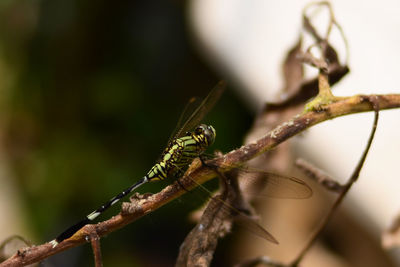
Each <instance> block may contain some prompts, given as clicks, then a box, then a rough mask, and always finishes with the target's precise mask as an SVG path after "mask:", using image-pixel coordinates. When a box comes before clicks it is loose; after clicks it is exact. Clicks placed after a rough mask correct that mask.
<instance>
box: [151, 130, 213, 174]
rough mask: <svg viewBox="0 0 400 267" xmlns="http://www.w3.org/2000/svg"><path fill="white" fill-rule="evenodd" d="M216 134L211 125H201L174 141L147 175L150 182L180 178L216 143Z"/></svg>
mask: <svg viewBox="0 0 400 267" xmlns="http://www.w3.org/2000/svg"><path fill="white" fill-rule="evenodd" d="M215 136H216V132H215V129H214V127H212V126H211V125H205V124H201V125H199V126H197V127H196V128H195V129H194V130H193V131H192V132H187V133H186V134H185V135H184V136H182V137H179V138H175V139H173V140H172V141H171V142H170V143H169V144H168V147H167V148H166V149H165V150H164V152H163V153H162V155H161V159H160V160H159V161H158V162H157V164H155V165H154V166H153V167H152V168H151V169H150V171H149V172H148V173H147V175H146V176H147V179H148V180H149V181H157V180H164V179H166V178H171V177H174V178H179V177H180V176H181V175H183V173H184V172H185V171H186V170H187V168H188V167H189V165H190V163H192V161H193V160H194V159H195V158H197V157H198V156H200V155H201V154H202V153H203V152H204V151H205V150H206V149H207V148H208V147H209V146H211V145H212V144H213V143H214V141H215Z"/></svg>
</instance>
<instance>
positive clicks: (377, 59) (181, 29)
mask: <svg viewBox="0 0 400 267" xmlns="http://www.w3.org/2000/svg"><path fill="white" fill-rule="evenodd" d="M307 3H308V1H303V0H302V1H288V0H285V1H279V3H276V1H263V0H258V1H257V0H253V1H238V0H229V1H227V0H218V1H215V0H202V1H195V0H193V1H177V0H173V1H132V2H118V3H117V2H115V3H112V4H111V2H109V1H96V2H91V1H65V0H52V1H44V0H42V1H40V0H36V1H34V0H19V1H17V0H3V1H1V2H0V110H1V112H0V137H1V142H0V146H1V149H0V240H3V239H4V238H6V237H8V236H10V235H12V234H20V235H22V236H24V237H26V238H27V239H28V240H30V241H31V242H33V243H34V244H41V243H43V242H46V241H50V240H51V239H53V238H54V237H55V236H57V235H58V234H59V233H60V232H61V231H62V230H64V229H65V228H66V227H68V226H70V225H71V224H73V223H75V222H76V221H77V220H80V219H82V217H83V216H85V215H86V214H88V213H89V212H91V211H92V210H93V209H95V208H97V207H98V206H99V205H100V204H101V203H103V202H104V201H106V200H108V199H109V198H111V197H113V196H114V195H115V194H117V193H118V192H120V191H121V189H123V188H125V187H127V186H129V185H130V184H132V183H133V182H134V181H136V180H137V179H139V178H140V177H142V176H143V175H144V174H145V173H146V172H147V171H148V169H149V168H150V167H151V166H152V165H153V164H154V162H155V160H156V159H157V157H158V156H159V154H160V153H161V151H162V149H163V148H164V146H165V144H166V143H167V141H168V138H169V136H170V134H171V132H172V131H173V130H174V128H175V126H176V123H177V121H178V118H179V115H180V113H181V111H182V110H183V108H184V106H185V104H186V103H187V101H188V100H189V98H190V97H192V96H206V95H207V93H208V92H209V91H210V90H211V88H212V87H213V86H214V85H215V83H216V82H218V80H219V79H221V78H227V79H228V80H229V82H230V83H229V89H228V90H227V91H226V93H225V94H224V95H223V97H222V99H221V101H219V102H218V104H217V105H216V107H215V108H214V109H213V110H212V111H211V112H210V114H209V115H208V116H207V117H206V119H205V120H204V121H205V122H206V123H210V124H212V125H213V126H215V128H216V129H217V141H216V143H215V145H214V146H213V149H219V150H221V151H223V152H228V151H230V150H232V149H234V148H236V147H239V146H240V145H241V144H242V142H243V138H244V136H245V134H246V133H247V131H248V129H249V127H250V125H251V124H252V121H253V117H254V115H255V114H256V112H257V111H258V110H259V109H260V108H261V106H262V103H264V102H265V101H274V100H277V99H279V89H280V88H281V87H282V79H281V67H280V64H281V62H282V60H283V59H284V57H285V55H286V52H287V50H288V49H289V48H290V47H291V46H293V45H294V43H295V42H296V41H297V38H298V33H299V30H300V28H301V11H302V9H303V7H304V6H305V5H306V4H307ZM332 4H333V8H334V11H335V13H336V18H337V20H338V22H339V23H340V24H341V25H342V27H343V28H344V32H345V34H346V35H347V38H348V41H349V44H350V62H349V64H350V68H351V73H350V74H349V75H348V76H347V77H346V78H345V79H344V80H343V81H342V82H340V83H339V84H338V85H337V86H335V94H337V95H353V94H368V93H400V87H399V86H398V85H397V79H396V78H397V67H398V66H397V65H398V62H400V53H399V52H398V44H399V43H400V35H399V33H398V29H399V28H400V18H399V16H398V14H399V12H400V4H399V3H398V2H397V1H394V0H392V1H390V0H384V1H380V2H379V3H377V2H376V1H352V2H348V1H344V0H343V1H339V0H338V1H333V2H332ZM339 43H340V42H339ZM339 45H340V44H339ZM339 52H340V55H341V56H342V57H343V58H344V56H343V55H345V52H344V48H343V47H342V50H339ZM311 74H312V72H311ZM399 117H400V112H399V111H398V110H392V111H385V112H382V114H381V121H380V122H379V127H378V131H377V137H376V139H375V141H374V144H373V146H372V149H371V152H370V155H369V156H368V159H367V162H366V166H365V169H364V170H363V172H362V176H361V177H360V181H359V182H358V183H357V184H356V186H355V187H354V190H352V191H351V192H350V195H349V198H348V199H346V200H347V201H345V202H346V203H345V207H344V210H345V211H344V213H343V214H341V215H340V216H337V217H336V219H337V221H338V222H342V224H338V225H340V226H342V225H343V224H344V225H346V224H347V226H349V225H351V226H353V224H354V228H350V229H351V230H350V232H355V231H356V230H352V229H357V231H358V230H359V229H361V230H362V231H361V230H360V233H359V235H361V236H367V237H368V239H369V240H371V244H374V245H373V246H372V248H370V249H371V250H375V251H378V252H377V254H378V255H379V257H380V258H382V261H380V262H384V263H385V264H387V266H394V264H395V263H394V261H393V260H394V259H396V257H397V258H398V256H396V255H397V253H396V251H394V252H393V251H392V252H391V253H385V252H382V251H380V245H379V243H380V233H381V231H382V230H383V229H384V228H385V227H387V226H388V225H389V224H390V222H391V220H392V219H393V217H394V216H395V215H396V214H397V213H398V212H399V211H400V205H399V203H400V195H399V194H398V188H399V186H400V185H399V179H398V175H397V173H398V170H397V169H398V163H399V160H398V155H397V154H398V151H399V148H400V144H399V139H398V136H400V127H399V126H400V120H399ZM372 118H373V115H372V113H369V114H358V115H353V116H349V117H346V118H340V119H336V120H333V121H330V122H327V123H323V124H322V125H318V126H317V127H314V128H313V129H312V130H309V131H307V133H305V134H304V135H302V136H301V137H299V138H295V139H296V140H295V143H294V146H293V149H292V152H293V155H295V156H301V157H303V158H306V159H308V160H310V161H312V162H314V163H315V164H317V165H318V166H319V167H321V168H323V169H324V170H326V171H327V172H328V173H330V174H331V175H332V176H333V177H335V178H338V179H339V180H341V181H344V180H345V179H347V177H349V175H350V173H351V172H352V169H353V168H354V166H355V164H356V162H357V160H358V158H359V156H360V155H361V152H362V150H363V149H364V146H365V144H366V140H367V138H368V134H369V131H370V127H371V124H372ZM214 183H215V182H214ZM166 184H168V182H166V183H162V182H161V183H157V184H150V185H146V186H145V187H144V188H143V189H141V190H139V191H140V192H157V191H158V190H160V189H161V188H163V187H164V186H165V185H166ZM211 186H213V185H211ZM316 199H319V198H316ZM288 203H292V202H288ZM307 203H308V202H306V201H305V202H301V204H300V205H302V206H303V207H304V206H305V207H306V204H307ZM323 203H324V204H325V202H323ZM200 204H201V200H199V199H198V198H197V196H196V195H195V194H187V196H184V197H183V198H181V199H180V200H177V201H174V202H173V203H171V204H169V205H167V206H165V207H163V208H162V209H160V210H158V211H156V212H154V213H152V214H150V215H149V216H146V217H144V218H142V219H141V220H139V221H137V222H135V223H133V224H132V225H130V226H128V227H125V228H124V229H121V230H119V231H117V232H115V233H113V234H112V235H110V236H108V237H105V238H104V239H103V240H102V243H101V244H102V252H103V258H104V265H105V266H144V265H145V266H171V265H173V263H174V261H175V259H176V256H177V253H178V249H179V246H180V244H181V243H182V241H183V239H184V237H185V236H186V234H187V233H188V232H189V230H190V229H191V227H193V224H191V223H190V222H189V220H188V213H189V212H190V211H191V210H193V208H194V207H197V206H198V205H200ZM119 207H120V206H119V205H116V207H115V208H114V209H112V210H111V211H109V212H107V213H106V214H105V215H104V216H102V217H101V219H105V218H109V217H111V216H112V215H114V214H116V213H118V212H119ZM328 208H329V203H328V204H326V205H324V206H322V207H321V208H320V209H317V211H316V212H315V213H316V215H315V216H316V217H315V221H313V222H312V223H313V225H314V226H315V225H316V224H317V223H318V221H319V220H320V219H322V217H323V215H324V212H326V210H327V209H328ZM306 210H307V209H306ZM305 214H309V213H307V212H306V213H304V214H303V215H304V216H306V215H305ZM299 216H302V215H301V214H300V215H299ZM335 223H336V221H335ZM288 225H289V226H290V223H288ZM334 226H335V225H333V226H332V227H333V229H334ZM283 231H284V230H283ZM271 232H272V233H274V235H276V237H277V238H278V239H279V238H280V235H283V234H282V232H281V233H279V232H277V233H276V232H274V231H271ZM327 233H328V235H327V236H328V237H327V238H326V239H324V241H326V240H331V241H332V239H329V234H330V237H331V238H332V236H334V237H336V238H338V239H340V236H336V232H329V231H328V232H327ZM342 233H343V232H342ZM307 236H308V235H307V234H305V237H304V239H303V240H302V241H301V242H300V243H299V246H297V247H295V248H293V250H292V251H291V252H290V254H289V252H285V250H284V249H285V243H283V244H282V245H281V246H279V248H278V249H280V250H281V251H280V253H279V252H276V251H275V250H276V249H271V246H272V245H270V244H268V243H266V242H265V241H262V242H263V243H257V245H256V246H257V248H259V249H260V250H259V251H258V250H256V249H249V250H250V251H251V252H252V253H254V254H256V255H260V254H261V255H262V254H267V253H268V251H270V250H272V252H274V253H276V255H277V257H278V258H280V259H282V260H290V259H292V258H293V257H294V256H295V254H296V252H298V250H299V249H300V247H301V246H302V245H303V244H304V243H305V241H306V240H307ZM248 238H249V239H250V242H253V243H254V244H256V242H255V241H254V240H255V238H254V237H253V236H251V235H248ZM238 240H240V242H243V245H244V247H247V248H249V247H248V245H246V244H247V243H244V242H245V241H242V239H241V238H239V237H228V238H227V239H225V240H223V241H222V242H221V244H220V246H219V248H218V249H217V252H216V259H215V261H214V265H215V266H226V265H229V264H231V263H232V262H234V260H237V259H233V257H232V251H241V250H242V251H245V250H244V249H243V247H240V246H236V245H237V244H236V243H235V242H236V241H238ZM257 240H258V239H257ZM289 242H290V241H289ZM355 242H357V241H355ZM362 242H363V241H362ZM286 244H287V243H286ZM333 244H334V243H332V242H331V243H329V242H328V248H330V249H331V251H333V252H332V253H331V254H329V255H326V254H320V255H322V256H325V257H322V259H323V262H325V263H326V264H328V260H327V259H332V260H331V261H329V263H332V264H333V265H329V266H367V265H357V264H356V263H355V261H351V260H349V259H348V258H347V256H346V255H343V253H341V252H343V251H346V249H345V248H342V250H340V249H337V248H336V247H335V246H334V245H333ZM355 244H357V243H355ZM355 247H357V246H355V245H354V246H353V247H352V248H353V249H354V248H355ZM256 251H257V252H256ZM314 251H317V252H318V249H315V250H314ZM365 251H368V252H369V251H370V250H365ZM365 251H364V252H363V253H364V254H365ZM247 252H248V251H247ZM251 252H249V253H248V254H247V253H246V254H245V255H241V257H242V258H248V257H251V256H252V255H250V254H251ZM348 253H349V254H351V253H350V252H348ZM316 254H318V253H316ZM339 254H340V255H342V257H343V258H341V257H338V255H339ZM344 254H346V253H344ZM237 255H238V254H236V255H235V256H237ZM268 255H270V254H268ZM360 257H362V253H361V256H360ZM377 257H378V256H377ZM335 264H336V265H335ZM389 264H390V265H389ZM91 265H93V259H92V253H91V248H90V246H89V245H86V246H81V247H78V248H75V249H72V250H69V251H66V252H64V253H61V254H59V255H56V256H53V257H51V258H50V259H48V260H46V261H45V262H44V263H43V266H91ZM305 266H321V265H318V263H316V264H312V262H311V261H309V262H308V263H307V265H305ZM326 266H328V265H326ZM370 266H374V265H370ZM375 266H376V265H375ZM381 266H383V265H381Z"/></svg>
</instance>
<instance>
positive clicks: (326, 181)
mask: <svg viewBox="0 0 400 267" xmlns="http://www.w3.org/2000/svg"><path fill="white" fill-rule="evenodd" d="M295 164H296V166H297V167H298V168H299V169H300V170H301V171H303V172H304V173H305V174H306V175H307V177H309V178H311V179H313V180H315V181H316V182H317V183H319V184H320V185H322V186H323V187H324V188H325V189H327V190H329V191H332V192H336V193H340V192H342V191H343V186H342V185H341V184H340V183H338V182H336V181H335V180H333V179H332V178H331V177H329V176H328V175H327V174H326V173H324V172H323V171H322V170H320V169H318V168H317V167H316V166H313V165H312V164H311V163H309V162H307V161H305V160H304V159H298V160H296V163H295Z"/></svg>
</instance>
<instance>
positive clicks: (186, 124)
mask: <svg viewBox="0 0 400 267" xmlns="http://www.w3.org/2000/svg"><path fill="white" fill-rule="evenodd" d="M225 87H226V82H225V81H220V82H219V83H217V85H216V86H215V87H214V88H213V89H212V90H211V92H210V93H209V94H208V95H207V97H206V98H205V99H204V100H203V101H202V102H201V103H200V104H199V105H198V106H197V108H192V106H194V105H193V103H196V100H195V99H191V100H190V101H189V103H188V105H186V108H185V109H184V112H183V113H182V115H181V116H180V119H179V122H178V126H177V128H176V133H175V134H174V135H173V136H172V137H173V138H177V137H181V136H182V135H183V134H185V133H186V132H187V131H189V130H191V129H193V128H194V127H196V126H197V125H198V124H199V123H200V122H201V120H202V119H203V118H204V116H205V115H206V114H207V113H208V112H209V111H210V110H211V109H212V108H213V107H214V105H215V103H217V101H218V99H219V98H220V96H221V95H222V93H223V92H224V90H225ZM193 110H194V111H193ZM187 114H189V115H187Z"/></svg>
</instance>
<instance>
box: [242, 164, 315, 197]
mask: <svg viewBox="0 0 400 267" xmlns="http://www.w3.org/2000/svg"><path fill="white" fill-rule="evenodd" d="M238 175H239V181H240V185H241V187H242V188H243V187H247V186H248V185H249V186H248V187H247V188H264V189H263V190H262V191H261V192H257V193H252V192H246V193H245V194H246V195H251V196H254V197H272V198H291V199H304V198H309V197H311V196H312V189H311V187H310V186H308V185H307V184H306V183H305V182H303V181H302V180H300V179H298V178H295V177H288V176H283V175H280V174H276V173H269V172H266V171H262V170H258V169H252V168H239V169H238Z"/></svg>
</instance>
